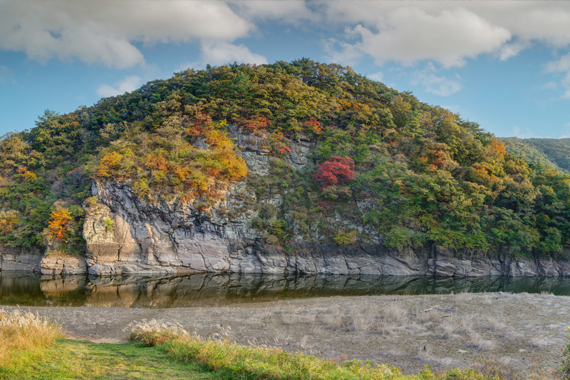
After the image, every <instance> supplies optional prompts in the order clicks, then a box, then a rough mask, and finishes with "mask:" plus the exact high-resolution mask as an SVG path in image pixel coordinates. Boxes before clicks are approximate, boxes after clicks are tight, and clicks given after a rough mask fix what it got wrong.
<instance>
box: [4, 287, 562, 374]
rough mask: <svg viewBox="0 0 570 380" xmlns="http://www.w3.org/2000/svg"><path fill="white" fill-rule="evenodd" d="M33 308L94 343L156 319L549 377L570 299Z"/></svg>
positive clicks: (280, 341)
mask: <svg viewBox="0 0 570 380" xmlns="http://www.w3.org/2000/svg"><path fill="white" fill-rule="evenodd" d="M4 308H10V307H4ZM24 309H28V308H24ZM29 309H30V310H32V311H33V312H37V313H39V314H40V315H45V316H48V317H50V318H51V319H52V320H54V321H57V322H58V323H60V324H62V325H64V326H65V328H66V329H67V333H68V336H69V337H72V338H78V339H88V340H91V341H94V342H122V341H125V340H126V339H127V336H128V332H127V331H126V330H125V328H126V327H127V326H128V325H129V323H131V322H132V321H137V320H138V321H140V320H142V319H147V320H151V319H156V320H157V321H162V322H171V323H179V324H181V325H182V326H183V327H184V328H186V329H187V330H189V331H194V330H196V331H197V332H198V333H199V334H200V335H202V336H208V335H211V334H214V333H217V332H219V331H220V328H224V329H226V330H229V329H231V330H229V331H230V336H231V338H232V339H233V340H235V341H237V342H239V343H242V344H250V343H251V344H267V345H273V346H280V347H283V348H284V349H287V350H290V351H292V350H305V351H307V352H308V353H312V354H315V355H317V356H321V357H328V358H334V359H338V360H347V359H358V360H365V359H371V360H372V361H374V362H385V363H389V364H394V365H397V366H400V367H402V369H403V370H404V372H406V373H415V372H418V371H420V370H422V369H423V368H424V366H425V365H429V366H430V367H431V368H432V369H433V370H436V371H439V370H443V369H447V368H458V367H459V368H463V367H472V366H473V365H474V363H475V362H477V361H481V360H483V359H485V358H494V359H497V360H498V361H500V362H501V363H503V364H505V365H507V366H510V367H512V368H514V369H516V371H517V372H519V373H520V374H522V375H523V376H524V377H527V376H531V375H532V374H533V373H534V374H538V373H541V374H543V375H547V377H551V375H549V374H552V373H553V372H554V371H555V369H556V368H557V367H558V366H559V365H560V363H561V349H562V348H563V346H564V344H565V343H566V342H567V338H566V334H567V332H568V327H567V326H568V325H570V297H561V296H553V295H550V294H526V293H522V294H510V293H478V294H468V293H461V294H456V295H421V296H362V297H323V298H310V299H293V300H286V301H276V302H265V303H249V304H240V305H232V306H224V307H214V306H211V307H209V306H208V307H193V308H175V309H174V308H173V309H126V308H99V307H31V308H29Z"/></svg>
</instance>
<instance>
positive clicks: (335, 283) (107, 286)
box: [0, 272, 570, 308]
mask: <svg viewBox="0 0 570 380" xmlns="http://www.w3.org/2000/svg"><path fill="white" fill-rule="evenodd" d="M499 291H502V292H513V293H522V292H527V293H541V292H548V293H552V294H555V295H570V279H568V278H551V277H550V278H549V277H533V278H509V277H475V278H450V277H442V278H438V277H405V276H335V275H290V276H282V275H261V274H239V273H234V274H227V273H224V274H213V273H207V274H192V275H184V276H150V277H149V276H147V277H144V276H117V277H89V276H66V277H52V276H40V275H35V274H31V273H29V272H0V305H21V306H97V307H127V308H128V307H135V308H171V307H192V306H205V305H210V306H211V305H219V306H224V305H231V304H236V303H245V302H265V301H275V300H281V299H288V298H311V297H327V296H362V295H405V294H407V295H418V294H449V293H459V292H470V293H480V292H499Z"/></svg>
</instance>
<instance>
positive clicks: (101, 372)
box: [0, 339, 215, 380]
mask: <svg viewBox="0 0 570 380" xmlns="http://www.w3.org/2000/svg"><path fill="white" fill-rule="evenodd" d="M213 378H215V377H214V375H213V374H212V373H210V372H204V371H203V370H201V369H200V367H199V366H198V365H197V364H194V363H183V362H176V361H174V360H172V359H171V358H170V356H169V354H168V353H166V352H165V351H163V350H159V349H156V348H149V347H143V346H142V345H141V344H140V343H135V342H131V343H123V344H108V343H99V344H96V343H91V342H87V341H79V340H71V339H58V340H57V342H56V343H55V344H54V345H53V346H51V347H49V348H46V349H43V350H37V349H35V350H26V351H21V352H19V353H17V354H15V355H14V356H13V357H12V360H10V362H9V363H7V364H4V365H0V379H46V380H47V379H54V380H55V379H163V380H166V379H213Z"/></svg>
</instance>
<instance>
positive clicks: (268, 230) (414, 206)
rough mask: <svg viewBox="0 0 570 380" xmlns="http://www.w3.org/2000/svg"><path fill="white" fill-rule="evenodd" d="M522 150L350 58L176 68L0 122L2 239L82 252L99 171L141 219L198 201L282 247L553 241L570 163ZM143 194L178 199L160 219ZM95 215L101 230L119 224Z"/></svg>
mask: <svg viewBox="0 0 570 380" xmlns="http://www.w3.org/2000/svg"><path fill="white" fill-rule="evenodd" d="M508 144H509V146H512V144H511V143H510V142H508ZM541 149H542V148H541ZM536 150H537V151H539V152H542V150H540V149H538V148H536ZM533 152H534V151H533ZM548 152H549V153H548V154H549V155H547V154H546V153H543V154H544V155H545V156H546V157H547V158H549V159H550V157H552V159H553V160H554V159H555V160H556V164H557V165H559V167H560V168H562V169H564V170H566V169H567V168H568V166H565V165H566V164H565V161H563V160H561V159H559V158H558V156H555V154H554V153H551V151H550V150H549V151H548ZM557 152H558V151H557ZM254 153H255V154H254ZM519 155H520V154H518V153H517V154H514V153H511V152H509V151H508V150H507V149H506V146H505V144H503V143H502V142H501V141H500V140H498V139H497V138H496V137H495V136H494V135H492V134H491V133H488V132H486V131H484V130H482V129H481V128H480V126H479V125H478V124H477V123H474V122H471V121H467V120H464V119H462V118H461V117H460V116H459V115H457V114H453V113H452V112H450V111H448V110H446V109H443V108H441V107H438V106H431V105H428V104H426V103H422V102H420V101H419V100H418V99H417V98H416V97H415V96H413V95H412V94H411V93H409V92H398V91H396V90H394V89H391V88H389V87H387V86H385V85H384V84H382V83H379V82H375V81H372V80H370V79H368V78H366V77H364V76H362V75H359V74H357V73H355V72H354V71H353V70H352V69H350V68H349V67H342V66H339V65H336V64H328V65H325V64H320V63H316V62H313V61H310V60H307V59H302V60H299V61H294V62H292V63H287V62H277V63H275V64H269V65H260V66H249V65H229V66H221V67H208V68H207V69H206V70H199V71H195V70H187V71H183V72H180V73H176V74H175V75H174V76H173V77H172V78H170V79H168V80H160V81H153V82H149V83H147V84H146V85H144V86H142V87H141V88H140V89H138V90H136V91H133V92H131V93H126V94H124V95H121V96H116V97H110V98H104V99H101V100H100V101H99V102H98V103H96V104H95V105H93V106H92V107H81V108H79V109H77V110H76V111H74V112H71V113H69V114H65V115H58V114H56V113H54V112H51V111H46V113H45V114H44V115H41V116H40V117H39V118H38V120H37V122H36V126H35V127H33V128H31V129H30V130H29V131H23V132H14V133H9V134H7V135H5V136H4V137H3V138H2V140H1V141H0V200H1V210H0V211H1V212H0V244H2V245H3V246H4V247H5V249H10V250H12V251H14V252H19V251H18V250H20V251H22V250H27V251H30V250H31V251H38V252H43V251H45V250H46V249H47V251H48V253H50V254H54V253H65V254H82V253H84V251H85V244H86V243H85V240H84V239H85V238H86V236H87V235H86V234H88V233H90V232H89V231H87V230H85V231H84V228H83V224H84V223H85V220H86V213H87V214H88V215H87V216H89V215H90V214H89V213H91V215H93V214H94V213H96V212H99V211H97V210H98V209H97V207H98V206H97V205H98V204H99V203H98V202H99V199H98V198H97V197H95V196H94V194H95V193H96V192H95V191H94V187H93V186H96V185H97V184H99V185H100V186H99V188H98V189H99V193H98V194H99V196H101V191H103V190H101V189H103V188H104V187H105V186H107V187H106V188H105V189H109V187H108V186H111V187H113V186H114V187H113V189H122V190H121V191H123V190H124V191H128V192H129V194H131V192H132V194H134V197H136V199H138V201H137V202H139V201H140V202H139V203H137V206H136V207H139V206H140V207H139V210H138V212H139V213H140V214H137V215H146V217H148V220H145V223H146V224H145V225H148V226H150V225H155V226H156V225H158V224H157V223H159V222H158V221H157V220H158V219H160V220H161V221H160V223H162V224H160V225H165V224H167V225H169V226H171V227H172V228H174V227H175V226H176V223H178V222H177V220H178V219H176V218H177V217H178V216H180V215H181V213H182V214H184V212H186V213H195V215H197V216H196V219H195V222H192V223H194V224H192V225H193V226H195V225H196V223H198V224H199V223H204V222H206V221H212V220H214V219H215V220H221V221H222V222H220V224H218V225H220V226H231V225H235V223H237V222H235V221H236V220H239V221H240V222H239V223H242V224H240V226H242V227H243V228H242V227H240V229H239V230H235V233H234V232H232V234H233V235H231V236H239V235H240V234H244V233H245V232H244V231H248V233H249V234H250V235H248V236H252V237H253V238H255V239H256V241H262V242H264V244H269V245H272V246H275V247H277V248H279V249H281V250H292V249H295V247H297V246H299V244H301V243H305V244H306V243H315V244H316V243H326V242H329V243H333V242H334V243H335V244H336V245H340V246H342V245H353V244H384V245H385V246H386V247H393V248H402V247H406V246H418V245H429V244H437V245H440V246H445V247H451V248H458V249H459V248H460V249H470V250H474V251H485V250H489V249H495V250H500V251H505V252H509V253H510V254H511V255H531V254H533V253H534V254H540V255H545V256H549V255H561V254H562V252H563V251H564V247H565V245H567V244H568V243H569V241H570V222H569V220H568V215H570V176H569V175H567V174H565V173H563V172H561V171H559V170H556V169H554V168H553V167H551V166H549V165H546V164H544V163H540V162H538V163H532V162H531V161H532V160H533V159H532V157H531V159H529V157H526V158H521V157H519ZM536 157H542V156H540V154H538V153H536ZM236 189H238V190H239V189H242V190H243V191H242V190H239V191H242V193H239V191H238V193H236V191H237V190H236ZM105 191H107V190H105ZM110 191H111V190H109V191H107V193H109V192H110ZM117 191H118V190H117ZM107 193H106V194H107ZM117 194H118V193H117ZM236 194H237V195H236ZM119 195H120V194H119ZM119 195H117V196H119ZM236 197H237V198H236ZM119 198H120V197H119ZM119 198H117V199H119ZM230 198H231V199H234V200H236V199H237V200H239V201H240V202H241V203H239V207H237V206H235V207H234V206H232V207H230V205H229V203H228V199H230ZM238 198H239V199H238ZM122 199H123V198H122ZM125 199H126V198H124V199H123V201H121V202H126V201H125ZM236 202H237V201H236ZM119 203H120V202H119ZM236 204H237V203H236ZM141 205H142V206H141ZM152 205H155V206H156V205H159V206H160V210H166V211H168V210H174V209H176V210H179V211H176V213H175V214H168V215H166V214H165V215H162V216H160V218H159V217H158V216H157V215H155V214H153V213H155V212H157V211H152V210H158V209H157V208H156V207H158V206H156V207H155V209H152V208H151V206H152ZM96 206H97V207H96ZM143 206H144V207H147V206H148V207H149V208H148V209H147V208H145V209H140V208H141V207H143ZM133 207H134V206H133ZM153 207H154V206H153ZM185 207H186V208H185ZM181 210H187V211H184V212H183V211H181ZM166 211H164V212H165V213H166ZM151 214H152V215H151ZM100 215H104V214H100ZM105 215H106V214H105ZM153 215H154V216H153ZM193 215H194V214H193ZM101 218H102V219H101V223H102V226H103V227H101V228H104V232H101V233H103V234H104V233H109V234H111V233H113V231H115V229H116V228H119V227H120V226H119V225H118V224H117V223H119V222H120V223H123V219H120V220H119V219H116V218H115V219H113V218H109V217H107V216H101ZM137 218H138V216H137ZM234 222H235V223H234ZM126 223H131V221H130V219H129V220H126ZM153 223H154V224H153ZM232 223H234V224H232ZM131 226H132V224H131ZM141 226H142V224H141ZM132 228H134V227H132ZM141 228H142V227H141ZM145 228H146V227H145ZM149 228H150V227H149ZM161 228H162V227H161ZM169 228H170V227H169ZM169 228H165V229H162V230H161V231H165V232H164V236H166V237H168V235H169V234H172V231H173V230H172V228H170V229H169ZM188 228H190V227H188ZM192 228H194V227H192ZM216 228H217V227H216ZM220 228H221V227H220ZM223 228H226V227H223ZM227 228H230V227H227ZM105 231H106V232H105ZM140 231H142V230H137V231H135V232H136V234H139V235H140V234H141V233H143V232H140ZM169 231H170V232H169ZM232 231H233V230H232ZM98 233H99V232H98ZM116 233H117V232H115V234H116ZM145 233H146V232H145ZM212 233H221V232H215V231H214V232H212ZM137 236H138V235H137ZM166 237H165V239H166ZM145 239H147V240H148V239H151V240H152V239H158V237H156V236H154V235H152V236H150V237H147V238H145ZM171 240H172V241H175V240H176V239H175V238H174V237H171ZM148 241H150V240H148ZM177 241H178V240H177ZM133 244H134V243H133ZM139 244H141V243H139ZM145 244H146V243H145ZM165 244H166V243H165ZM168 244H170V243H168ZM172 244H174V243H172ZM176 244H179V241H178V242H177V243H176ZM174 247H175V248H173V251H172V252H176V249H179V247H178V246H177V245H174ZM176 247H178V248H176ZM120 249H121V248H119V250H120ZM137 249H138V248H137ZM155 252H156V251H155ZM149 255H150V256H152V254H151V253H149ZM150 256H149V258H148V260H151V259H152V258H151V257H150Z"/></svg>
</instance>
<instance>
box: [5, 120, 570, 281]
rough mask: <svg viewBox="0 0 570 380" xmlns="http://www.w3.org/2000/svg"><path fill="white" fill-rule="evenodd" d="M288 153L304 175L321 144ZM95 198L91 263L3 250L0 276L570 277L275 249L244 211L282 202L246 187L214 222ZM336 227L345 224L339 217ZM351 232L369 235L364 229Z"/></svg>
mask: <svg viewBox="0 0 570 380" xmlns="http://www.w3.org/2000/svg"><path fill="white" fill-rule="evenodd" d="M232 132H233V133H232V137H233V138H234V139H235V140H236V141H237V143H238V146H239V148H240V151H241V152H240V155H241V156H242V157H243V158H244V160H245V161H246V163H247V165H248V168H249V171H250V173H252V174H253V175H255V176H267V175H268V174H269V172H270V166H271V163H270V160H269V157H268V156H267V155H266V152H264V151H263V149H261V148H259V146H263V141H262V140H263V137H261V138H260V137H258V136H254V135H247V134H243V133H241V131H239V130H237V129H234V128H232ZM290 145H291V146H292V152H291V155H290V157H289V163H290V164H291V166H292V168H293V169H294V170H303V169H304V168H305V166H306V165H307V164H308V163H309V158H308V157H310V153H311V151H312V149H313V148H314V145H315V144H314V142H311V141H310V140H303V139H299V140H297V141H292V142H291V144H290ZM91 191H92V194H93V196H95V197H96V198H97V202H96V203H94V204H90V205H85V206H84V207H85V210H86V215H87V216H86V220H85V223H84V227H83V237H84V239H85V241H86V242H87V252H86V256H85V257H73V256H53V255H45V256H44V255H42V254H41V253H39V252H18V254H14V253H12V252H9V251H8V252H6V251H2V252H1V260H0V270H3V271H6V270H8V271H14V270H21V271H33V272H41V273H42V274H44V275H77V274H85V273H88V274H90V275H94V276H116V275H125V274H145V275H152V274H160V275H165V274H179V273H196V272H209V273H216V272H217V273H260V274H332V275H382V276H442V277H477V276H508V277H534V276H547V277H570V261H568V260H563V259H553V258H544V257H536V258H517V257H511V256H510V255H509V254H508V253H502V252H494V251H489V252H482V251H474V250H469V249H465V250H464V251H458V250H454V249H448V248H445V247H441V246H437V245H431V246H429V247H407V248H403V249H393V248H387V247H385V246H384V245H383V244H382V238H381V237H377V238H376V239H374V240H376V241H374V244H355V245H346V246H339V245H336V244H334V243H330V244H311V243H308V242H303V241H302V240H301V241H297V242H296V245H295V246H294V247H289V249H286V248H283V247H279V246H274V245H270V244H267V243H266V242H265V240H264V239H263V237H262V234H261V232H260V231H258V230H257V229H256V228H254V227H253V226H252V220H253V219H254V218H255V217H256V216H258V214H259V212H258V211H254V210H252V209H248V207H247V205H248V204H249V205H251V204H257V205H258V206H262V205H264V204H271V205H274V206H277V207H278V206H280V205H281V203H282V201H283V195H282V194H275V195H274V196H269V197H267V196H265V197H258V195H257V194H256V192H255V191H252V189H250V188H248V186H247V185H246V182H245V181H242V182H240V183H237V184H236V185H235V186H233V187H232V189H231V190H230V191H229V194H228V196H227V197H226V199H225V200H222V201H221V202H220V203H218V204H217V206H216V207H215V208H213V209H212V210H211V211H210V213H209V214H207V213H204V212H200V211H198V210H196V209H195V208H194V207H192V206H191V205H188V204H185V205H181V204H180V203H178V202H173V203H168V202H165V201H163V200H162V201H160V202H155V203H149V202H147V201H145V200H144V199H141V197H139V196H138V195H137V193H136V192H135V191H133V189H132V188H130V187H129V186H127V185H125V184H120V183H116V182H113V181H112V180H109V181H106V182H93V184H92V188H91ZM359 206H360V205H359ZM360 207H365V206H360ZM257 209H259V207H257ZM221 210H224V211H225V212H223V213H222V211H221ZM228 211H229V212H228ZM108 220H111V221H112V225H113V228H112V229H110V228H108V225H109V224H108V223H106V221H108ZM329 222H330V223H331V224H338V223H346V221H343V220H339V219H338V218H336V220H330V221H329ZM350 227H351V228H354V229H358V230H364V229H365V228H366V227H365V225H364V224H362V225H352V226H350Z"/></svg>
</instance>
